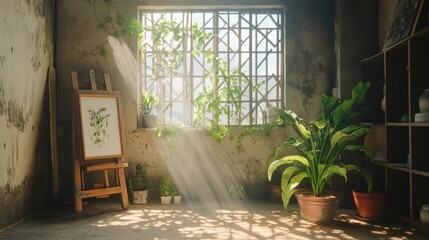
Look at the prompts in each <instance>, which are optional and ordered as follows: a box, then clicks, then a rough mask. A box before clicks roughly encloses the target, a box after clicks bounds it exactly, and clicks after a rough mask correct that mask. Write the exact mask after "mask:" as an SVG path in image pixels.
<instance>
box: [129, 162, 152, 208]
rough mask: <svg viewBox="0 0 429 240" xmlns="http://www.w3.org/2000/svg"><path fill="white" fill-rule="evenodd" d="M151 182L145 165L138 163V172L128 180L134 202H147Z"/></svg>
mask: <svg viewBox="0 0 429 240" xmlns="http://www.w3.org/2000/svg"><path fill="white" fill-rule="evenodd" d="M149 184H150V177H149V175H148V174H147V172H146V171H144V170H143V166H142V165H141V164H140V163H139V164H137V165H136V172H135V174H134V175H132V176H131V177H130V179H129V180H128V188H129V189H130V191H131V193H132V194H133V203H134V204H144V203H147V188H148V186H149Z"/></svg>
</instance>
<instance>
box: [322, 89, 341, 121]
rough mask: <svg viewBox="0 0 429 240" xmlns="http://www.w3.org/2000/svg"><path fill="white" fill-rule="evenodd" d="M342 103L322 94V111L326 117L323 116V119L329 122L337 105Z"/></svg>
mask: <svg viewBox="0 0 429 240" xmlns="http://www.w3.org/2000/svg"><path fill="white" fill-rule="evenodd" d="M339 103H340V100H339V99H338V98H335V97H329V96H327V95H325V94H322V96H321V104H322V110H323V113H324V115H322V118H323V119H324V120H328V119H330V118H331V115H332V111H334V110H335V108H336V107H337V105H338V104H339Z"/></svg>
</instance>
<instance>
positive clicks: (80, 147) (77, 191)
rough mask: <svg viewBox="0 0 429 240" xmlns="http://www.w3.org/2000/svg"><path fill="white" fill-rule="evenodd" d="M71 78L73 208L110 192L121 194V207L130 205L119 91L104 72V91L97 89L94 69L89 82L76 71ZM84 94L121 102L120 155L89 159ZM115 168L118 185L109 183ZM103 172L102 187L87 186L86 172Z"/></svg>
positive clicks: (119, 111) (78, 208)
mask: <svg viewBox="0 0 429 240" xmlns="http://www.w3.org/2000/svg"><path fill="white" fill-rule="evenodd" d="M71 81H72V88H73V113H72V115H73V121H72V122H73V161H74V175H73V176H74V194H73V195H74V207H75V211H76V212H78V213H80V212H82V200H83V199H84V198H90V197H100V196H108V195H109V194H121V198H122V208H123V209H127V208H128V205H129V203H128V194H127V187H126V181H125V174H124V168H126V167H128V164H127V163H125V162H124V158H123V155H124V146H125V135H124V127H123V117H122V108H121V102H120V98H119V92H117V91H112V86H111V83H110V77H109V75H108V74H104V90H100V88H97V83H96V80H95V73H94V70H89V84H88V83H86V84H85V83H79V81H78V78H77V73H76V72H75V71H72V72H71ZM81 94H91V95H100V96H113V97H115V98H117V101H118V115H119V120H118V122H119V125H120V130H122V131H120V142H121V147H122V151H121V153H120V154H119V155H115V156H114V157H112V158H110V157H109V158H105V159H102V158H96V159H88V158H86V157H85V156H84V139H83V133H82V123H81V116H80V107H81V106H80V99H79V96H80V95H81ZM111 171H113V172H114V174H115V177H114V179H115V183H116V184H115V186H110V183H109V172H111ZM97 172H98V173H102V174H104V184H102V185H103V186H102V187H101V188H96V189H94V188H93V189H86V187H85V178H84V177H85V174H89V173H97Z"/></svg>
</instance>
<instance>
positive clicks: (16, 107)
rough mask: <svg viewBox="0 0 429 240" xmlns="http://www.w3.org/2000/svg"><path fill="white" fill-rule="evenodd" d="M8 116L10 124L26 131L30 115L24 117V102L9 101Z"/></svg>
mask: <svg viewBox="0 0 429 240" xmlns="http://www.w3.org/2000/svg"><path fill="white" fill-rule="evenodd" d="M26 115H27V114H26ZM7 117H8V119H7V121H8V123H9V124H12V125H13V126H14V127H16V129H18V130H19V131H21V132H23V131H24V127H25V123H26V121H28V115H27V116H25V117H24V110H23V107H22V104H20V103H17V102H12V101H9V102H8V104H7Z"/></svg>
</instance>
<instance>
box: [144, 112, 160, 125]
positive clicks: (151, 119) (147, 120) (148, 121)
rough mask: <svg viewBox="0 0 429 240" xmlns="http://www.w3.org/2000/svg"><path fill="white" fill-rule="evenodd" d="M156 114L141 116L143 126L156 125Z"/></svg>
mask: <svg viewBox="0 0 429 240" xmlns="http://www.w3.org/2000/svg"><path fill="white" fill-rule="evenodd" d="M157 123H158V116H156V115H152V114H145V115H144V116H143V127H144V128H156V127H157V126H158V124H157Z"/></svg>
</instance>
